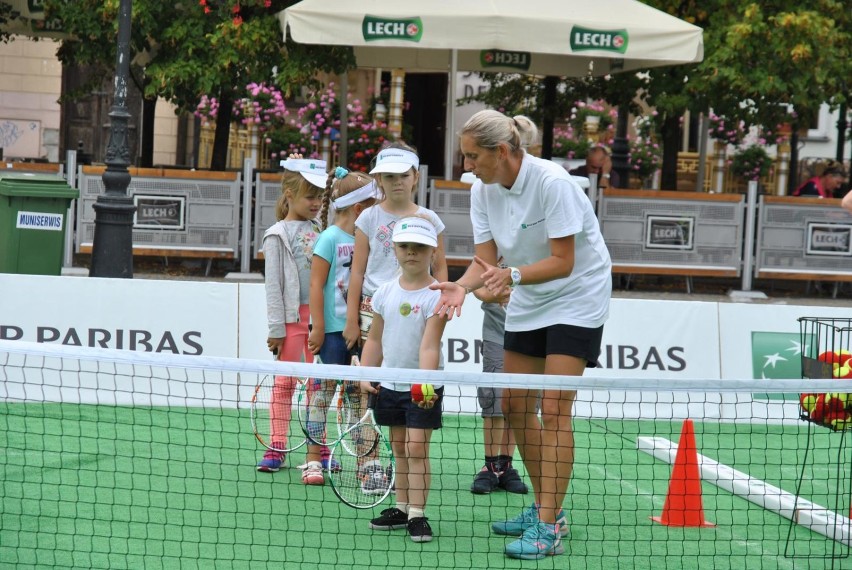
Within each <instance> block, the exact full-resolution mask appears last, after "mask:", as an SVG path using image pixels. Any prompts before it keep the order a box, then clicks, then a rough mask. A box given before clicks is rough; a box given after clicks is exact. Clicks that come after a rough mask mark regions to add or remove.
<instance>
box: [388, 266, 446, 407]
mask: <svg viewBox="0 0 852 570" xmlns="http://www.w3.org/2000/svg"><path fill="white" fill-rule="evenodd" d="M440 298H441V292H440V291H436V290H432V289H429V288H428V287H424V288H423V289H417V290H415V291H407V290H405V289H403V288H402V286H401V285H400V284H399V279H398V278H397V279H393V280H392V281H387V282H385V283H384V284H383V285H382V286H380V287H379V289H378V290H377V291H376V292H375V294H373V312H374V313H376V314H378V315H381V317H382V319H383V320H384V329H383V330H382V357H383V359H382V368H420V344H421V343H422V341H423V334H424V332H425V331H426V321H427V320H429V319H437V318H440V317H438V316H436V315H435V314H434V312H435V307H436V305H437V304H438V300H439V299H440ZM442 344H443V343H442ZM438 368H439V369H443V368H444V356H443V353H442V354H441V357H440V360H439V362H438ZM400 377H401V378H405V374H401V375H400ZM411 384H412V383H411V382H382V387H384V388H389V389H391V390H398V391H400V392H404V391H407V390H411ZM434 386H435V388H440V386H439V385H434Z"/></svg>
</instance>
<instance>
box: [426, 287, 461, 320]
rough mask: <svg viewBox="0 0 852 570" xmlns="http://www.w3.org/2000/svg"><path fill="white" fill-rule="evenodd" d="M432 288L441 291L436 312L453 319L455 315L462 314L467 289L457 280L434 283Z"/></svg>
mask: <svg viewBox="0 0 852 570" xmlns="http://www.w3.org/2000/svg"><path fill="white" fill-rule="evenodd" d="M429 288H430V289H434V290H436V291H440V292H441V298H440V299H439V300H438V304H437V305H436V306H435V314H436V315H438V316H439V317H441V318H445V319H447V320H448V321H451V320H452V319H453V317H460V316H461V306H462V304H464V297H465V294H466V291H465V290H464V287H462V286H461V285H459V284H458V283H456V282H455V281H444V282H443V283H432V284H431V285H429Z"/></svg>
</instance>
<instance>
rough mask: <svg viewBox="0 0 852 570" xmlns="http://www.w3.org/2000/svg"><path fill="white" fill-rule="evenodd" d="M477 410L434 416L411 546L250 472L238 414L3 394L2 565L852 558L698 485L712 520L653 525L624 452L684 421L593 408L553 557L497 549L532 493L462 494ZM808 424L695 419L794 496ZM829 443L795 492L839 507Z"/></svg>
mask: <svg viewBox="0 0 852 570" xmlns="http://www.w3.org/2000/svg"><path fill="white" fill-rule="evenodd" d="M479 421H480V420H479V419H478V418H475V417H473V416H465V415H462V416H456V415H450V414H446V415H445V427H444V429H442V430H440V431H439V432H436V434H435V438H434V439H433V446H432V469H433V481H432V494H431V496H430V500H429V506H428V508H427V515H428V516H429V517H430V522H431V523H432V524H433V529H434V530H435V534H436V538H435V540H434V541H433V542H431V543H426V544H422V545H421V544H415V543H412V542H411V541H410V540H408V538H407V535H406V534H405V532H404V531H395V532H391V533H387V532H385V533H383V532H378V531H371V530H370V529H369V528H368V520H369V518H370V517H371V516H374V513H376V512H377V511H378V510H379V509H374V510H368V511H358V510H354V509H351V508H349V507H346V506H345V505H342V504H341V503H339V501H338V500H337V498H336V497H335V496H334V494H333V493H332V491H331V489H330V488H329V487H328V486H326V487H306V486H304V485H302V483H301V480H300V477H299V471H298V470H297V469H294V468H289V469H282V470H281V471H280V472H278V473H276V474H274V475H269V474H263V473H258V472H257V471H256V470H255V468H254V465H255V463H256V461H257V460H258V458H259V456H260V455H261V450H260V449H259V446H258V444H257V442H256V441H255V439H254V436H253V434H252V432H251V427H250V422H249V418H248V412H247V411H238V410H233V409H211V408H188V409H187V408H145V407H135V408H129V407H110V406H91V405H72V404H26V405H23V404H8V403H7V404H0V567H4V568H5V567H18V568H28V567H34V568H47V567H63V568H68V567H77V568H111V569H112V568H146V569H148V568H205V569H206V568H259V567H264V568H265V567H270V568H272V567H274V568H299V569H308V568H320V567H327V568H350V567H353V568H368V567H369V568H384V567H393V568H407V569H411V568H431V569H436V568H533V567H535V568H602V569H610V568H649V569H650V568H653V569H659V568H744V569H746V568H747V569H749V570H751V569H755V568H831V567H835V568H843V567H852V558H846V559H835V560H832V559H827V558H825V556H826V555H829V554H831V553H832V551H834V552H835V553H839V554H848V549H846V547H843V546H842V545H840V543H838V542H834V541H832V540H829V539H827V538H825V537H824V536H822V535H820V534H817V533H814V532H812V531H810V530H808V529H806V528H803V527H800V526H794V527H793V532H792V535H791V538H790V540H791V543H790V544H791V548H793V549H794V550H795V551H796V552H798V553H801V554H804V555H807V557H803V558H786V557H785V556H784V551H785V545H786V544H787V533H788V528H789V521H788V520H787V519H785V518H782V517H780V516H779V515H777V514H775V513H772V512H769V511H767V510H765V509H763V508H762V507H759V506H757V505H755V504H752V503H750V502H748V501H746V500H744V499H741V498H739V497H735V496H732V495H731V494H729V493H728V492H726V491H723V490H721V489H719V488H718V487H716V486H715V485H712V484H709V483H706V482H705V483H703V485H702V489H703V506H704V512H705V517H706V519H707V520H708V521H711V522H713V523H715V524H716V525H717V526H716V527H713V528H674V527H665V526H661V525H659V524H656V523H653V522H652V521H651V520H650V518H649V517H651V516H653V515H660V513H661V511H662V508H663V503H664V500H665V497H666V493H667V489H668V487H669V478H670V475H671V471H672V467H671V465H669V464H667V463H664V462H662V461H658V460H656V459H654V458H653V457H651V456H650V455H647V454H646V453H642V452H639V451H637V449H636V438H637V437H638V436H657V437H665V438H668V439H670V440H672V441H675V442H677V441H678V439H679V437H680V430H681V423H680V422H670V421H657V422H653V421H630V420H603V419H601V420H597V419H595V420H585V419H579V420H575V431H576V444H575V445H576V450H577V451H576V465H575V470H574V477H573V480H572V483H571V487H570V489H569V494H568V498H567V500H566V504H565V507H566V512H567V513H568V517H569V522H570V529H571V532H570V535H569V537H568V538H567V539H565V541H564V545H565V547H566V554H565V555H563V556H557V557H553V558H548V559H545V560H542V561H538V562H529V561H518V560H511V559H508V558H506V557H505V556H504V555H503V554H502V551H503V547H504V545H505V544H506V542H507V541H506V540H505V539H504V538H502V537H498V536H494V535H492V534H491V532H490V528H489V523H490V521H491V520H497V519H502V518H508V517H511V516H514V515H515V514H516V513H517V512H518V511H519V510H520V509H521V508H522V507H523V506H524V505H525V504H528V503H529V502H531V495H528V496H519V495H508V494H506V493H503V492H495V493H492V494H491V495H480V496H475V495H472V494H471V493H470V492H469V486H470V483H471V480H472V477H473V475H474V474H475V472H476V471H477V469H478V468H479V466H480V460H479V459H478V457H480V456H481V454H482V444H481V442H482V431H481V430H480V429H479ZM805 433H806V427H805V424H800V425H788V426H779V425H764V424H748V423H737V424H734V423H719V422H700V421H697V420H696V422H695V434H696V442H697V447H698V451H699V453H702V454H704V455H706V456H708V457H711V458H713V459H716V460H717V461H720V462H722V463H725V464H727V465H729V466H731V467H734V468H735V469H738V470H740V471H743V472H745V473H748V474H750V475H752V476H754V477H758V478H761V479H764V480H765V481H767V482H768V483H771V484H773V485H776V486H778V487H781V488H782V489H785V490H787V491H790V492H794V491H795V489H796V481H797V478H798V474H799V471H798V469H799V467H798V463H799V457H800V456H801V454H802V449H803V448H804V445H805ZM839 437H840V434H836V433H830V432H828V431H827V430H822V431H817V432H816V433H815V434H814V438H813V439H812V441H811V445H812V448H814V449H820V450H821V451H820V452H819V453H817V455H818V456H820V457H821V458H822V459H821V462H820V463H819V464H817V465H813V466H808V468H807V469H806V472H805V484H804V486H803V492H802V495H803V496H806V497H807V498H809V499H811V500H814V501H815V502H817V503H819V504H821V505H823V506H828V507H829V508H832V509H833V508H834V505H835V502H836V503H837V504H838V505H839V506H838V507H837V508H838V509H839V511H840V513H841V514H844V515H848V509H849V489H848V485H847V487H846V488H845V490H844V491H843V492H842V493H841V495H844V494H845V496H840V497H839V498H838V497H837V492H836V490H835V489H833V488H830V487H832V485H833V486H834V487H835V488H836V487H837V485H836V482H837V480H838V478H839V479H841V480H844V481H848V467H847V466H842V467H839V466H838V465H837V464H836V463H837V461H836V459H837V457H836V456H837V453H836V448H837V446H838V445H839V439H838V438H839ZM841 455H842V454H841ZM847 455H848V454H847ZM303 457H304V452H303V451H301V450H300V451H297V452H295V453H294V454H293V456H292V457H291V458H289V460H288V463H289V464H290V465H291V466H293V465H297V464H298V463H301V461H302V459H303ZM823 460H824V461H823ZM517 463H518V466H520V462H519V461H518V462H517ZM845 464H848V457H847V459H846V461H845ZM838 468H839V469H840V471H837V469H838ZM838 473H839V475H838ZM522 474H523V473H522ZM827 503H829V504H827ZM391 505H392V503H391V502H390V500H389V501H388V502H386V503H385V504H384V505H383V507H382V508H384V507H386V506H391Z"/></svg>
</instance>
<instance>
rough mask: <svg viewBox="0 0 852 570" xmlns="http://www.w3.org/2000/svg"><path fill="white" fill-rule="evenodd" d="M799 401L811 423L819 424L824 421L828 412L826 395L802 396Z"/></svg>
mask: <svg viewBox="0 0 852 570" xmlns="http://www.w3.org/2000/svg"><path fill="white" fill-rule="evenodd" d="M799 401H800V402H801V404H802V409H803V410H805V411H806V412H807V413H808V418H809V419H810V420H811V421H814V422H817V423H819V422H821V421H822V420H823V418H824V417H825V411H826V410H825V394H802V395H801V396H800V397H799Z"/></svg>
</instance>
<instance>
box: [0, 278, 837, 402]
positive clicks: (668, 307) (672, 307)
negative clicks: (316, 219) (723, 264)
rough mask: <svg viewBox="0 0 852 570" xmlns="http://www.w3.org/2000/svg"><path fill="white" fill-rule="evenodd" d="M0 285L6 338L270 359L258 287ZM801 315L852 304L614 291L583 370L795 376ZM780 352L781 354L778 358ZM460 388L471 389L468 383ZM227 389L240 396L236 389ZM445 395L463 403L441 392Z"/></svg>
mask: <svg viewBox="0 0 852 570" xmlns="http://www.w3.org/2000/svg"><path fill="white" fill-rule="evenodd" d="M0 291H2V292H3V295H2V296H0V338H2V339H7V340H26V341H32V342H51V343H60V344H69V345H80V346H99V347H106V348H111V349H116V348H122V349H130V350H138V351H156V352H171V353H176V354H189V355H193V354H203V355H207V356H224V357H242V358H256V359H265V358H270V355H269V353H268V352H267V350H266V332H267V328H266V309H265V300H264V294H263V285H260V284H237V283H215V282H198V281H167V280H143V279H134V280H116V279H96V278H88V279H81V278H75V277H48V276H37V275H11V274H0ZM462 315H463V316H462V318H460V319H454V320H453V321H452V322H450V323H449V325H448V326H447V330H446V333H445V336H444V357H445V361H446V370H447V372H448V373H452V372H453V371H459V372H476V371H479V370H480V369H481V361H480V357H479V344H480V340H479V339H480V330H481V326H482V311H481V309H480V308H479V304H478V303H477V302H474V301H473V300H472V298H471V299H469V300H468V303H467V304H466V305H465V307H464V310H463V314H462ZM801 316H834V317H848V318H852V308H849V309H840V308H825V307H814V306H789V305H777V304H771V305H770V304H744V303H706V302H695V301H661V300H638V299H613V300H612V307H611V315H610V319H609V321H608V323H607V325H606V326H605V328H604V331H605V332H604V348H603V353H602V355H601V364H602V365H603V368H602V369H600V370H589V371H588V372H587V375H588V376H608V377H647V378H648V379H649V380H650V379H659V378H683V379H686V378H760V377H767V378H768V379H771V378H797V377H799V369H798V361H797V360H795V359H792V358H788V357H787V356H788V355H787V353H786V352H785V351H787V350H789V349H791V348H793V347H794V344H793V343H794V342H795V341H798V323H797V321H796V319H797V318H799V317H801ZM778 343H781V344H783V346H781V344H778ZM784 343H786V344H784ZM776 346H777V348H773V347H776ZM775 353H779V354H780V357H781V358H778V357H774V356H773V355H774V354H775ZM789 356H795V355H793V354H792V353H790V354H789ZM767 358H769V360H767ZM784 358H786V360H784ZM767 363H769V364H768V365H767ZM785 364H786V368H785ZM769 372H771V374H769ZM464 394H465V396H473V394H474V391H473V389H471V390H470V391H465V393H464ZM592 396H594V398H593V399H594V401H595V402H600V407H599V406H598V404H595V405H592V406H590V405H589V404H585V406H586V407H585V408H583V407H582V405H581V404H578V409H577V410H576V412H577V415H580V416H602V415H608V416H609V413H610V412H612V411H614V410H616V409H620V408H622V403H621V402H615V404H616V405H614V406H610V407H611V408H612V409H607V407H606V405H607V400H606V399H605V398H611V397H612V394H609V393H607V394H600V395H599V394H596V393H592V394H584V395H583V398H582V399H589V398H592ZM224 397H226V398H227V399H236V395H231V394H224ZM622 399H623V403H625V404H627V403H629V402H630V401H632V398H631V395H630V394H629V393H627V394H624V395H623V397H622ZM101 401H102V400H101ZM450 401H459V400H456V399H454V398H448V403H449V402H450ZM460 401H461V402H464V407H465V409H464V410H463V411H470V412H473V411H475V409H474V406H475V404H474V399H473V398H472V397H470V398H468V397H466V398H463V399H461V400H460ZM610 403H613V402H610ZM720 404H721V408H720ZM725 404H726V403H725V402H721V401H720V402H716V403H708V404H707V407H706V408H705V409H703V410H701V412H700V413H701V414H702V415H703V416H704V417H713V416H716V415H721V417H742V413H739V414H738V415H737V416H734V415H733V413H732V412H734V410H727V411H725ZM776 404H777V403H776ZM694 405H695V404H689V405H687V404H686V400H685V397H682V395H676V396H672V398H671V401H667V402H660V403H658V404H657V405H656V406H655V408H654V410H653V412H654V413H655V414H660V413H661V411H660V410H661V409H662V410H663V413H666V414H668V413H669V412H670V413H671V416H672V417H673V418H678V417H687V416H688V415H690V414H692V412H691V411H690V407H689V406H694ZM738 405H747V404H743V403H741V404H738ZM758 409H759V408H758ZM767 409H768V408H767ZM624 410H625V411H624V413H625V414H626V415H628V417H636V416H638V415H647V413H649V412H650V410H643V409H640V408H639V407H638V406H637V407H636V408H635V409H633V408H631V407H630V406H629V405H627V406H625V407H624ZM720 410H721V411H720ZM742 411H744V410H741V412H742ZM696 412H697V410H696ZM619 413H621V412H619ZM751 413H754V409H752V411H750V412H749V414H751ZM767 413H768V412H767ZM693 415H694V414H693ZM770 415H773V414H770Z"/></svg>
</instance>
